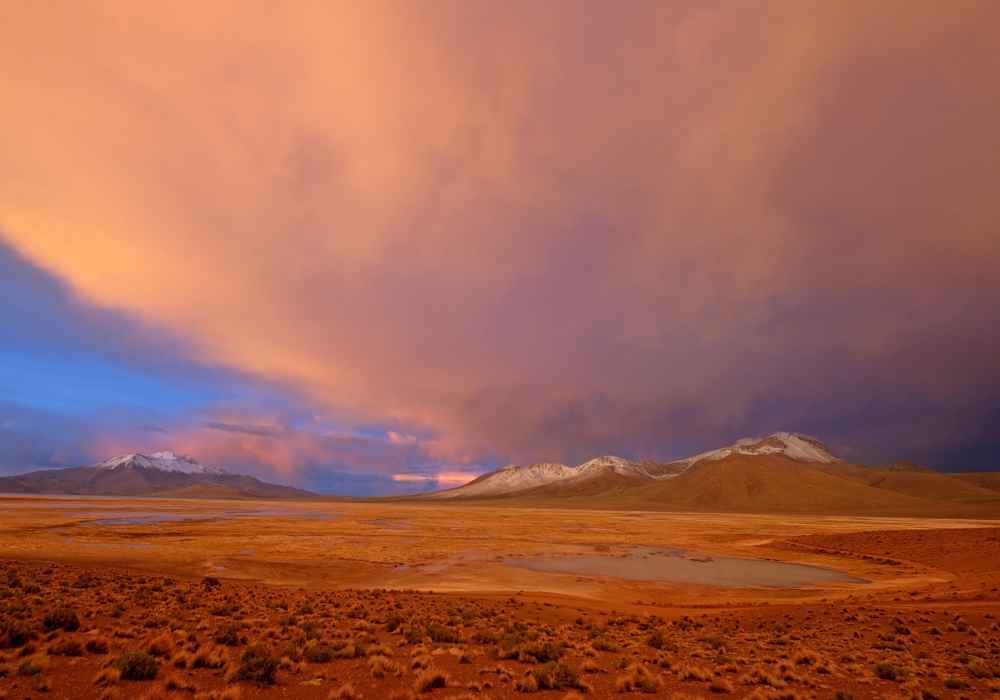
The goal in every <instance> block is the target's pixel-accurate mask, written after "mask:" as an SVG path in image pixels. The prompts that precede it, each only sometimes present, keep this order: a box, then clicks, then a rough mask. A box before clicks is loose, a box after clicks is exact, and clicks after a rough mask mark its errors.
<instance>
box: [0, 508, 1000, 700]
mask: <svg viewBox="0 0 1000 700" xmlns="http://www.w3.org/2000/svg"><path fill="white" fill-rule="evenodd" d="M0 514H2V515H3V518H2V519H0V547H2V551H0V556H2V559H3V568H4V572H3V574H2V575H3V577H4V578H3V579H2V580H0V584H2V588H3V591H2V593H0V595H2V601H0V602H2V606H3V607H2V610H3V625H4V628H3V629H4V634H5V636H4V637H3V642H2V644H3V646H4V647H5V648H4V649H3V650H2V651H0V654H2V655H3V659H4V661H3V668H4V669H5V671H4V673H3V676H2V678H0V692H4V693H6V697H8V698H15V697H17V698H21V697H33V694H35V693H38V692H39V691H40V690H42V689H44V693H45V696H46V697H52V698H74V697H108V698H111V697H121V698H132V697H136V698H139V697H147V696H148V697H178V698H179V697H202V698H209V697H236V696H237V694H241V696H242V697H246V698H256V697H303V698H328V697H337V698H342V699H343V700H348V699H349V698H350V697H356V696H357V695H358V694H360V695H364V697H366V698H369V700H381V699H382V698H404V697H413V696H415V695H419V696H422V697H431V698H433V697H437V698H454V697H464V698H483V700H485V699H486V698H504V697H523V695H521V694H522V693H525V692H533V693H536V694H538V695H540V696H541V697H553V698H555V697H558V698H563V697H564V696H566V695H567V694H568V693H572V692H578V693H590V694H593V695H594V696H595V697H612V696H618V693H620V692H633V691H634V692H643V691H645V692H648V693H659V694H666V695H668V696H669V695H671V694H675V695H678V696H681V697H694V696H699V695H700V696H708V695H709V694H712V695H716V694H718V695H719V696H722V697H734V698H737V697H750V696H752V697H754V698H828V697H838V698H846V697H851V695H849V694H853V696H854V697H857V698H869V697H871V698H875V697H889V696H891V697H914V698H928V697H938V698H952V697H954V698H956V699H957V698H959V697H983V696H986V695H989V694H990V693H991V692H998V691H1000V685H998V680H997V679H995V676H1000V647H998V642H997V640H998V631H997V624H996V623H997V619H1000V618H998V616H1000V593H998V592H997V586H996V584H997V581H996V572H997V570H1000V528H997V527H996V524H995V523H994V522H991V521H974V520H925V519H903V518H847V517H807V516H771V515H738V516H737V515H710V514H665V513H637V512H599V511H567V510H563V509H560V510H545V509H532V510H531V511H530V518H529V517H520V516H521V515H524V512H523V511H519V510H518V509H512V508H488V507H484V506H482V505H479V506H474V507H467V506H461V505H459V506H453V505H450V506H446V507H442V506H439V505H429V504H409V505H405V504H404V505H401V504H364V503H360V504H359V503H349V504H348V503H345V504H314V503H306V504H299V503H282V504H262V503H261V502H259V501H254V502H232V501H225V502H221V501H220V502H195V501H181V500H174V501H171V500H165V499H149V500H138V499H128V500H124V499H120V500H116V499H104V498H70V497H67V498H61V499H48V500H43V499H37V498H31V497H5V498H4V499H3V500H2V501H0ZM12 516H16V517H12ZM633 545H647V546H651V547H670V548H675V549H678V550H686V551H687V552H691V553H695V554H697V555H699V556H697V557H695V560H696V561H702V560H703V561H704V563H705V565H706V566H709V565H711V560H712V557H713V556H715V557H719V556H730V557H741V558H747V559H754V560H765V561H766V560H777V561H781V562H786V563H796V564H804V565H810V566H815V567H823V568H824V569H826V570H835V571H838V572H844V573H846V574H849V575H851V576H853V577H856V578H857V579H862V580H864V581H866V583H856V584H850V583H848V584H844V583H831V584H822V585H815V586H806V587H802V588H791V587H788V588H783V587H776V588H772V587H759V586H742V587H724V586H712V585H691V584H684V583H677V582H671V581H662V582H655V581H635V580H632V581H627V580H622V579H615V578H608V577H602V576H597V575H570V574H553V573H544V572H537V571H529V570H525V569H522V568H518V567H514V566H509V565H507V564H505V563H504V560H505V559H506V558H510V557H515V558H523V557H529V556H542V555H548V556H553V557H561V558H566V559H572V558H573V557H586V558H589V557H591V556H607V557H615V558H622V557H628V556H629V552H630V551H632V550H631V547H632V546H633ZM640 563H641V558H636V564H637V566H639V565H640ZM216 582H218V585H216ZM57 608H58V609H60V610H61V609H64V608H65V609H69V610H70V611H72V613H73V614H74V615H75V616H76V619H77V620H78V624H79V627H78V628H77V627H76V626H75V625H76V623H73V624H70V625H69V627H72V628H73V629H62V628H59V627H58V625H57V624H56V623H55V622H52V620H49V619H48V618H46V615H47V614H50V613H51V612H52V611H53V610H55V609H57ZM53 625H55V626H53ZM17 630H22V631H24V635H25V636H24V638H23V639H16V634H14V633H15V632H16V631H17ZM12 635H14V636H13V637H12ZM94 640H99V641H97V642H95V644H91V645H90V646H88V643H90V642H92V641H94ZM219 640H222V641H221V642H220V641H219ZM260 645H263V646H260ZM90 647H93V648H95V649H98V650H99V652H100V653H94V652H93V651H91V650H89V649H90ZM130 652H142V653H147V652H148V653H149V654H150V655H151V657H150V658H151V659H152V660H151V661H150V663H151V664H153V663H155V666H156V668H157V669H158V671H157V673H156V677H155V679H152V680H142V681H132V680H128V679H119V678H118V676H116V674H115V673H114V672H113V670H112V671H106V670H105V668H106V667H108V666H109V664H111V665H112V666H111V668H112V669H114V668H115V666H114V664H115V663H118V664H119V666H120V665H121V663H123V662H121V661H120V659H122V658H131V657H124V656H123V655H125V654H128V653H130ZM255 653H262V654H263V655H264V657H265V661H264V664H263V667H264V669H265V673H264V676H263V677H262V678H257V679H256V682H255V680H254V678H253V677H252V676H251V675H248V674H249V673H250V672H249V671H246V669H245V668H244V671H243V672H241V671H240V669H241V668H243V667H246V666H247V664H251V665H252V663H253V654H255ZM42 655H44V659H45V662H44V664H43V665H44V666H45V668H44V669H42V670H37V669H35V667H34V666H32V665H31V663H30V662H31V660H32V659H35V658H42ZM142 658H146V657H142ZM248 659H249V660H248ZM271 662H273V664H274V667H273V669H271V670H270V671H267V669H268V668H270V667H269V666H268V664H269V663H271ZM119 670H120V669H119ZM36 671H37V672H36ZM438 671H440V672H441V674H439V675H440V677H438V676H435V673H437V672H438ZM127 675H128V672H126V676H127ZM109 676H110V677H111V678H110V680H109ZM435 678H437V680H434V679H435ZM241 679H242V680H241ZM272 683H273V685H272ZM436 685H437V686H441V687H434V686H436ZM425 686H426V687H425ZM549 686H552V687H549ZM352 689H353V690H352ZM213 693H214V695H213ZM223 693H229V695H223ZM835 693H840V695H833V694H835Z"/></svg>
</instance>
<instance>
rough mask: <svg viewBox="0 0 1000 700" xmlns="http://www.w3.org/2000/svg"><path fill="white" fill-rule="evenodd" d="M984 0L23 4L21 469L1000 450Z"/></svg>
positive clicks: (5, 282) (3, 156) (18, 55)
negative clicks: (792, 446) (187, 457)
mask: <svg viewBox="0 0 1000 700" xmlns="http://www.w3.org/2000/svg"><path fill="white" fill-rule="evenodd" d="M998 32H1000V5H998V4H997V3H995V2H991V1H984V2H977V1H969V2H963V1H957V2H949V3H940V2H920V1H918V2H913V1H911V0H907V1H905V2H892V1H887V2H880V3H871V2H861V1H859V2H840V3H802V2H779V1H778V0H775V1H774V2H767V3H745V2H722V1H719V2H704V1H702V0H698V1H694V0H692V1H690V2H685V1H684V0H678V1H677V2H670V3H664V2H659V1H658V0H657V1H655V2H641V1H639V0H636V1H635V2H629V3H626V4H622V3H612V2H586V1H578V0H574V1H569V0H565V1H560V0H553V2H547V3H531V2H517V1H515V2H477V3H468V2H447V1H445V0H441V1H440V2H435V3H404V2H400V3H394V2H372V3H350V2H347V3H314V2H281V3H276V2H270V1H258V2H245V1H241V2H222V1H210V2H203V3H194V4H191V3H153V2H141V1H140V2H134V3H112V2H99V1H97V0H80V1H78V2H55V3H4V4H2V5H0V96H2V97H3V102H4V105H5V107H4V108H3V109H0V473H6V474H12V473H20V472H25V471H30V470H34V469H42V468H53V467H63V466H75V465H81V464H91V463H94V462H97V461H101V460H104V459H108V458H110V457H114V456H117V455H119V454H123V453H127V452H142V453H147V454H148V453H150V452H155V451H160V450H172V451H175V452H185V453H188V454H191V455H193V456H194V457H196V458H197V459H199V460H201V461H202V462H205V463H206V464H211V465H213V466H219V467H223V468H226V469H229V470H232V471H238V472H241V473H249V474H253V475H255V476H258V477H260V478H263V479H267V480H271V481H275V482H279V483H288V484H294V485H297V486H301V487H303V488H307V489H310V490H314V491H318V492H324V493H345V494H354V495H373V494H380V493H402V492H409V491H416V490H426V489H432V488H439V487H445V486H454V485H457V484H459V483H462V482H463V481H464V480H468V479H470V478H472V477H474V476H475V475H478V474H480V473H483V472H485V471H488V470H491V469H494V468H497V467H499V466H503V465H505V464H508V463H516V464H521V465H527V464H531V463H534V462H538V461H557V462H563V463H566V464H578V463H580V462H583V461H585V460H588V459H591V458H593V457H597V456H601V455H604V454H615V455H618V456H622V457H629V458H635V459H653V460H657V461H666V460H670V459H677V458H682V457H686V456H689V455H691V454H695V453H698V452H701V451H705V450H708V449H714V448H717V447H720V446H724V445H729V444H732V443H734V442H736V440H738V439H740V438H746V437H755V436H763V435H767V434H770V433H772V432H775V431H778V430H788V431H796V432H800V433H803V434H807V435H811V436H815V437H817V438H818V439H820V440H821V441H823V442H824V443H826V444H827V445H828V446H829V447H830V448H831V450H833V451H834V453H835V454H837V455H839V456H841V457H844V458H846V459H850V460H852V461H857V462H860V463H865V464H881V463H887V462H891V461H894V460H897V459H906V460H910V461H915V462H919V463H922V464H926V465H928V466H931V467H933V468H936V469H941V470H946V471H974V470H994V469H1000V282H998V279H1000V275H998V272H1000V196H998V192H1000V130H998V129H997V126H996V125H997V124H1000V80H997V78H996V76H997V75H998V74H1000V42H997V41H996V36H997V35H998Z"/></svg>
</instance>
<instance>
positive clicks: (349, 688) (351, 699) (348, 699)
mask: <svg viewBox="0 0 1000 700" xmlns="http://www.w3.org/2000/svg"><path fill="white" fill-rule="evenodd" d="M363 697H364V696H363V695H362V694H361V693H359V692H358V691H356V690H355V689H354V686H353V685H351V684H350V683H344V684H343V685H341V686H340V687H339V688H337V689H336V690H335V691H333V692H332V693H330V694H329V695H328V696H327V697H326V700H361V699H362V698H363Z"/></svg>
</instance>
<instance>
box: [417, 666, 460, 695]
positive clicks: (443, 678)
mask: <svg viewBox="0 0 1000 700" xmlns="http://www.w3.org/2000/svg"><path fill="white" fill-rule="evenodd" d="M450 680H451V676H449V675H448V673H447V672H446V671H441V670H439V669H436V668H425V669H424V670H422V671H421V672H420V673H418V674H417V677H416V678H415V679H414V681H413V689H414V690H415V691H417V692H418V693H429V692H430V691H431V690H433V689H434V688H445V687H447V686H448V682H449V681H450Z"/></svg>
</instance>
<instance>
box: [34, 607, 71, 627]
mask: <svg viewBox="0 0 1000 700" xmlns="http://www.w3.org/2000/svg"><path fill="white" fill-rule="evenodd" d="M42 624H43V625H45V629H47V630H50V631H51V630H57V629H58V630H65V631H67V632H72V631H73V630H78V629H80V618H78V617H77V616H76V612H75V611H74V610H73V609H72V608H66V607H61V608H54V609H52V610H49V611H48V612H47V613H45V617H44V618H43V619H42Z"/></svg>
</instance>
